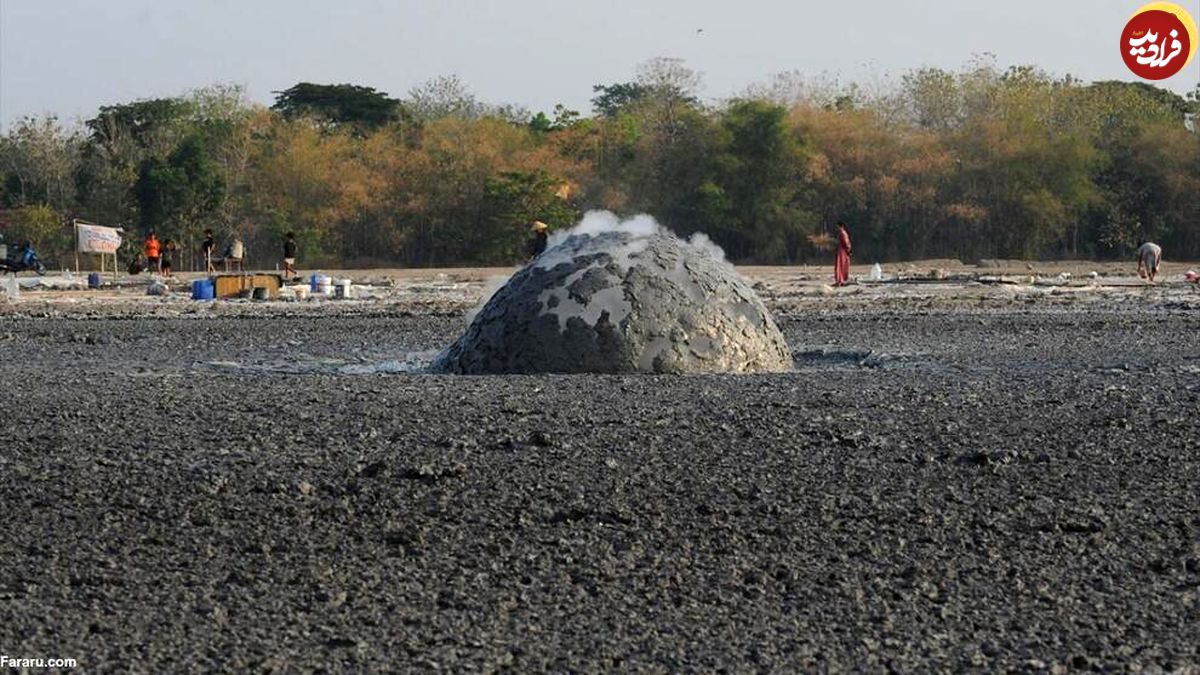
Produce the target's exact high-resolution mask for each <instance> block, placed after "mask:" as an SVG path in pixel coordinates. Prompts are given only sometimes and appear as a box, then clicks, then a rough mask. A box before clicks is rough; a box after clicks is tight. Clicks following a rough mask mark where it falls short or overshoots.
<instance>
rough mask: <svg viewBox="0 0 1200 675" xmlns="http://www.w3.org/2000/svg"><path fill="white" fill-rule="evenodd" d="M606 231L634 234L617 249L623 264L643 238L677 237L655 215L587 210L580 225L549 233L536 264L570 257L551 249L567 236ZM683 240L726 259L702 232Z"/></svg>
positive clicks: (641, 247) (640, 248)
mask: <svg viewBox="0 0 1200 675" xmlns="http://www.w3.org/2000/svg"><path fill="white" fill-rule="evenodd" d="M605 232H623V233H626V234H630V235H633V237H634V241H633V242H631V243H630V245H629V246H627V247H626V249H627V250H624V251H621V252H620V253H623V254H624V255H623V256H619V257H624V258H626V259H625V260H620V259H618V260H617V262H618V264H620V265H621V266H622V267H627V266H628V258H630V257H632V256H633V255H634V254H636V253H640V252H641V251H643V250H645V248H646V243H645V242H644V241H640V240H644V239H646V238H648V237H650V236H652V235H655V234H662V235H667V236H672V237H673V236H676V235H675V233H674V232H671V230H669V229H667V228H666V227H665V226H663V225H661V224H659V222H658V221H657V220H655V219H654V216H651V215H649V214H645V213H639V214H637V215H636V216H633V217H631V218H626V219H624V220H622V219H621V218H619V217H618V216H617V214H615V213H613V212H611V211H588V212H587V213H585V214H583V220H581V221H579V224H578V225H576V226H575V227H572V228H571V229H569V230H560V231H558V232H555V233H554V234H552V235H550V238H549V240H547V242H546V251H545V252H544V253H542V255H541V256H539V257H538V260H537V266H538V267H540V268H542V269H549V268H551V267H554V266H555V265H557V264H559V263H561V262H565V261H567V260H570V254H569V253H567V252H563V251H559V252H558V253H557V254H556V253H555V251H554V249H555V248H557V247H558V245H559V244H561V243H563V242H564V241H566V240H567V239H568V238H570V237H573V236H575V235H580V234H586V235H595V234H602V233H605ZM686 241H687V243H688V244H689V245H690V246H692V247H693V248H695V249H697V250H699V251H701V252H703V253H705V254H706V255H709V256H711V257H713V258H715V259H716V260H719V261H721V262H725V251H724V250H722V249H721V247H720V246H717V245H716V243H714V242H713V240H712V239H710V238H709V237H708V235H706V234H704V233H703V232H696V233H695V234H693V235H692V236H691V237H689V238H688V239H687V240H686ZM622 263H624V264H622Z"/></svg>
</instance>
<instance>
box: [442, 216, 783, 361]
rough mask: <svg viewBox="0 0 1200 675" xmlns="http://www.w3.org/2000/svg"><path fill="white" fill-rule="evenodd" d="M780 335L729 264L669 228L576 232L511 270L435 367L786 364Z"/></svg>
mask: <svg viewBox="0 0 1200 675" xmlns="http://www.w3.org/2000/svg"><path fill="white" fill-rule="evenodd" d="M791 367H792V360H791V354H790V351H789V350H788V347H787V343H786V342H785V341H784V339H783V335H782V334H781V333H780V332H779V329H778V328H777V327H776V326H775V322H774V321H772V320H771V316H770V314H768V313H767V310H766V308H765V307H764V306H763V304H762V302H761V301H760V300H759V299H758V297H757V296H756V295H755V294H754V291H753V290H751V288H750V286H749V285H748V284H747V283H746V282H745V281H744V280H743V279H742V278H741V277H740V276H739V275H738V274H737V273H736V272H735V271H734V269H733V266H732V265H730V264H728V263H726V262H724V261H722V260H719V259H717V258H716V257H714V256H713V255H712V254H710V253H709V252H708V251H707V250H705V249H704V248H702V247H700V246H694V245H692V244H690V243H688V242H685V241H682V240H680V239H679V238H677V237H675V236H674V235H672V234H670V233H669V232H665V231H659V232H656V233H654V234H639V233H632V232H625V231H609V232H600V233H595V234H575V235H572V236H570V237H568V238H567V239H565V240H564V241H563V242H562V243H560V244H559V245H558V246H555V247H553V248H551V249H549V250H547V251H546V252H545V253H543V254H542V255H541V256H540V257H538V258H537V259H536V260H535V261H534V262H533V263H532V264H530V265H527V266H526V267H525V268H523V269H521V270H520V271H519V272H517V273H516V274H514V275H513V277H512V278H511V279H509V280H508V283H507V284H505V286H504V287H503V288H501V289H500V290H499V291H497V292H496V294H495V295H493V296H492V298H491V299H490V300H489V301H488V302H487V304H486V305H484V307H483V309H481V310H480V311H479V313H478V314H477V315H476V316H475V319H474V321H472V322H471V325H470V326H469V327H468V328H467V330H466V332H465V333H464V334H463V335H462V337H460V338H459V339H458V341H457V342H455V343H454V344H453V345H451V346H450V347H449V348H448V349H447V350H446V351H445V352H443V353H442V354H441V355H440V356H439V357H438V359H437V360H436V361H435V362H434V364H433V370H434V371H435V372H444V373H462V374H482V373H636V372H641V373H717V372H720V373H751V372H775V371H785V370H790V369H791Z"/></svg>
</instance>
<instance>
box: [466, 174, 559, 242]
mask: <svg viewBox="0 0 1200 675" xmlns="http://www.w3.org/2000/svg"><path fill="white" fill-rule="evenodd" d="M561 184H562V180H561V179H555V178H554V177H552V176H550V174H548V173H546V172H545V171H502V172H500V173H498V174H496V175H494V176H489V177H488V178H487V179H486V181H485V182H484V188H483V194H484V202H483V209H484V213H486V214H487V217H486V219H485V220H484V222H483V223H482V224H481V225H482V227H480V228H478V229H477V230H475V232H474V233H473V236H474V239H475V240H474V241H473V242H470V243H469V244H468V247H467V248H468V250H474V251H476V253H475V255H474V258H475V260H477V261H478V262H480V263H484V264H493V265H497V264H498V265H506V264H511V263H513V262H515V261H519V260H521V259H522V258H523V256H524V247H525V243H526V240H527V239H528V237H529V226H530V223H532V222H533V221H535V220H540V221H542V222H544V223H546V224H547V225H549V226H550V227H551V229H552V230H553V229H558V228H565V227H569V226H570V225H572V224H574V223H575V222H577V221H578V219H579V211H578V210H576V209H575V208H574V207H572V206H571V204H570V203H569V202H568V201H567V200H565V199H562V198H560V197H559V196H557V195H556V191H557V190H558V187H559V186H560V185H561Z"/></svg>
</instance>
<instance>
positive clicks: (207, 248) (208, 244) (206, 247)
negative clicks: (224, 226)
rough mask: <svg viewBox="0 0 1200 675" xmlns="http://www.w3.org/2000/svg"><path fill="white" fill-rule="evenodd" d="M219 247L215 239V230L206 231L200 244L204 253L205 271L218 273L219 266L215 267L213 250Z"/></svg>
mask: <svg viewBox="0 0 1200 675" xmlns="http://www.w3.org/2000/svg"><path fill="white" fill-rule="evenodd" d="M216 248H217V240H216V239H213V231H212V230H205V231H204V242H203V243H201V244H200V252H201V253H203V254H204V273H205V274H216V273H217V268H215V267H213V264H212V258H213V251H214V250H215V249H216Z"/></svg>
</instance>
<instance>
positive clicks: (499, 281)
mask: <svg viewBox="0 0 1200 675" xmlns="http://www.w3.org/2000/svg"><path fill="white" fill-rule="evenodd" d="M517 269H520V268H517ZM516 272H517V270H516V269H514V270H513V271H512V272H510V273H509V274H507V275H504V276H494V277H488V278H487V279H486V280H484V282H483V294H482V295H481V296H480V298H481V299H480V301H479V304H477V305H475V306H474V307H472V308H471V309H469V310H467V316H466V319H467V325H468V326H469V325H471V322H472V321H474V320H475V315H476V314H478V313H479V311H480V310H482V309H483V308H484V306H485V305H487V304H488V301H489V300H491V299H492V296H493V295H495V294H496V292H497V291H499V290H500V289H501V288H504V284H507V283H508V280H509V279H511V278H512V275H513V274H515V273H516Z"/></svg>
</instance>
